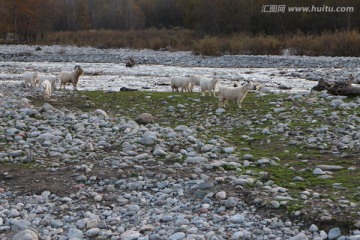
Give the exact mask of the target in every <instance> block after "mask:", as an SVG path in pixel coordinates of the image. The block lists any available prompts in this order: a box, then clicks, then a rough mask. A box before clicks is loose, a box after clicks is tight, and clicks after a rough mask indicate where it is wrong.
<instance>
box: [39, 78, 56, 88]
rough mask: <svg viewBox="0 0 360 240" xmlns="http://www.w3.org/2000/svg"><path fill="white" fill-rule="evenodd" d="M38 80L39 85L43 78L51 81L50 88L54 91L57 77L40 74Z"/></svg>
mask: <svg viewBox="0 0 360 240" xmlns="http://www.w3.org/2000/svg"><path fill="white" fill-rule="evenodd" d="M39 79H40V81H39V85H41V83H42V82H43V81H45V80H48V81H49V82H50V83H51V88H52V89H51V90H52V91H55V89H56V83H57V82H58V78H57V77H56V76H54V75H40V77H39Z"/></svg>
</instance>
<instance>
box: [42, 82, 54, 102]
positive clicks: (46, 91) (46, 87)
mask: <svg viewBox="0 0 360 240" xmlns="http://www.w3.org/2000/svg"><path fill="white" fill-rule="evenodd" d="M41 87H42V88H44V98H45V99H50V97H51V93H52V92H51V83H50V81H49V80H44V81H42V82H41Z"/></svg>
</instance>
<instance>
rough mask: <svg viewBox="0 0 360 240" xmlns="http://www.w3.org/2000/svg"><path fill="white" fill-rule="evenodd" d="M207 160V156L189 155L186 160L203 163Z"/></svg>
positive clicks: (187, 161)
mask: <svg viewBox="0 0 360 240" xmlns="http://www.w3.org/2000/svg"><path fill="white" fill-rule="evenodd" d="M206 161H207V159H206V158H205V157H187V158H186V160H185V162H186V163H203V162H206Z"/></svg>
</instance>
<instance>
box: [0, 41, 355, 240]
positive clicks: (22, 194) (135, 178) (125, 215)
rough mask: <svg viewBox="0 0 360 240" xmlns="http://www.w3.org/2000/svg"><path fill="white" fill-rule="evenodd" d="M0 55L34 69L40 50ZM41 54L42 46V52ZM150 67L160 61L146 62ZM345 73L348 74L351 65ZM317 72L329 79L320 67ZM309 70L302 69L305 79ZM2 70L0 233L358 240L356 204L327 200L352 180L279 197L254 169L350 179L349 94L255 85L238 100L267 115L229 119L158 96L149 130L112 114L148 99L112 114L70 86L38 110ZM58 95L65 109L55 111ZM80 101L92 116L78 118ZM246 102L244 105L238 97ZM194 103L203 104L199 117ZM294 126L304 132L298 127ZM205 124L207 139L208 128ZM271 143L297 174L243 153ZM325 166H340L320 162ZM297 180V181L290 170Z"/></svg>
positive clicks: (284, 191)
mask: <svg viewBox="0 0 360 240" xmlns="http://www.w3.org/2000/svg"><path fill="white" fill-rule="evenodd" d="M2 48H3V51H2V54H3V55H1V57H2V60H3V61H4V56H5V58H8V57H9V56H10V55H11V54H14V55H13V56H11V61H12V62H13V63H16V64H18V63H19V62H17V61H25V62H26V61H27V60H29V61H30V62H31V63H34V62H37V61H39V64H40V65H41V62H42V61H45V59H44V58H42V57H39V58H38V59H36V56H37V55H39V56H43V55H44V56H46V55H51V53H46V54H37V52H35V53H33V52H32V53H31V54H29V55H28V56H27V57H28V58H26V59H23V58H22V57H24V56H21V55H23V52H24V47H23V46H21V47H19V49H20V50H19V52H22V54H19V53H17V52H16V51H15V50H16V49H17V48H16V47H13V50H12V51H10V50H9V51H10V53H9V52H6V51H8V50H7V48H4V46H2ZM4 49H5V50H4ZM29 49H33V47H29ZM49 49H56V48H49ZM59 49H64V48H63V47H61V48H60V47H59ZM65 49H68V48H65ZM69 49H72V50H71V53H74V56H80V57H81V54H80V53H79V52H80V51H84V55H88V54H89V52H90V53H93V54H94V56H93V57H91V58H88V56H86V57H85V56H83V57H82V59H83V60H84V61H85V59H87V61H85V62H87V63H89V62H91V61H94V62H99V61H100V60H98V61H96V57H97V58H99V59H103V60H101V61H105V62H106V61H108V60H106V58H107V57H109V56H107V54H106V53H103V54H104V55H103V57H102V55H101V54H100V55H99V54H97V51H106V50H89V49H87V48H85V49H77V48H75V49H76V50H74V49H73V48H69ZM14 51H15V52H14ZM29 51H30V50H29ZM43 51H44V52H45V51H51V50H47V48H46V47H43ZM53 51H55V52H56V50H53ZM59 51H60V50H59ZM74 51H79V52H74ZM119 51H120V50H119ZM122 51H124V52H126V54H124V55H123V56H118V58H119V62H122V60H123V59H125V58H126V57H128V56H129V55H131V56H134V55H135V54H136V53H137V52H138V51H130V50H122ZM139 52H140V53H141V52H142V51H139ZM66 53H67V51H65V53H64V52H63V51H62V52H61V54H62V55H65V56H64V59H61V60H59V61H60V62H61V61H65V62H66V61H68V60H67V57H71V56H67V57H66V55H68V54H66ZM153 54H154V55H157V58H156V59H158V60H157V61H159V62H158V64H160V63H161V64H166V63H167V62H168V63H169V64H170V62H171V64H175V63H173V62H175V60H172V61H169V60H168V59H169V58H171V56H172V54H173V55H174V56H179V57H178V58H179V59H181V56H183V55H184V56H186V58H189V59H190V58H193V59H202V58H200V57H195V56H190V55H189V54H188V53H163V52H154V53H153V52H151V54H148V53H147V54H146V56H147V59H150V56H152V55H153ZM17 55H19V56H17ZM55 55H56V54H55ZM162 55H166V56H167V57H166V58H162V57H161V56H162ZM114 56H116V55H114ZM114 56H113V57H114ZM136 56H137V55H136ZM159 56H160V57H159ZM25 57H26V56H25ZM33 57H34V58H33ZM48 57H49V56H48ZM56 57H58V56H55V57H54V56H53V58H52V59H54V58H55V59H56ZM41 58H42V60H40V59H41ZM104 58H105V60H104ZM137 58H140V57H138V56H137ZM154 58H155V57H154ZM229 58H230V57H229ZM234 58H236V57H234ZM253 58H256V57H253ZM261 58H264V59H266V57H259V59H261ZM275 58H276V57H275ZM291 58H294V59H295V57H291ZM291 58H289V59H291ZM162 59H167V60H166V61H165V62H160V61H164V60H162ZM204 59H207V58H204ZM224 59H226V57H224ZM300 59H301V58H300ZM47 61H52V60H47ZM111 61H113V60H111ZM148 61H150V60H148ZM194 61H195V60H194ZM223 61H224V62H226V61H225V60H223ZM266 61H268V62H269V64H270V65H271V63H270V62H272V61H273V60H272V58H271V57H269V58H268V59H267V60H266ZM297 61H299V62H302V60H297ZM318 61H319V62H318ZM327 61H328V62H331V63H325V62H327ZM356 61H358V60H357V59H351V58H346V59H341V58H339V60H334V62H332V61H330V60H326V61H324V60H318V59H316V58H314V59H311V60H309V62H308V64H310V65H307V66H299V67H304V68H310V67H314V66H312V65H311V64H315V63H314V62H317V63H318V64H320V63H321V64H329V65H326V67H329V66H330V67H339V68H341V69H342V70H335V69H330V70H329V71H338V72H339V71H343V72H345V69H344V68H343V67H344V66H341V64H343V63H344V62H345V63H346V62H347V63H349V64H350V65H351V64H356ZM65 62H64V63H63V64H66V63H65ZM76 62H81V60H79V59H76ZM257 62H258V61H257ZM277 62H278V64H284V63H283V61H280V60H279V61H277ZM2 64H3V65H6V64H9V63H8V62H2ZM23 64H26V63H23ZM258 64H259V66H258V67H260V65H261V64H260V63H259V62H258ZM289 64H290V63H289ZM350 65H349V66H350ZM354 66H355V65H354ZM206 67H207V68H209V69H211V67H215V66H209V65H207V66H206ZM216 67H224V66H220V65H218V66H216ZM232 67H236V66H232ZM243 67H246V66H243ZM271 67H276V68H282V66H280V65H276V66H271ZM21 70H22V69H18V71H19V72H20V71H21ZM224 71H225V70H224ZM279 71H284V70H279ZM351 71H352V72H353V73H356V68H353V69H352V70H351ZM19 72H17V71H15V72H14V73H13V74H14V75H16V74H17V73H19ZM254 72H256V71H255V70H254ZM295 72H298V73H301V72H302V70H301V71H300V70H296V71H295ZM319 72H321V73H322V74H329V73H328V71H324V70H323V69H320V70H319ZM313 73H314V71H313V70H310V69H309V70H308V74H313ZM279 74H280V73H279ZM284 74H286V73H284ZM304 74H305V73H304ZM340 75H341V76H342V74H339V76H340ZM3 76H10V77H8V78H6V79H5V77H4V79H3V80H4V84H1V85H0V90H1V91H0V92H1V93H0V102H1V106H0V117H1V125H0V161H1V165H0V167H1V168H0V239H4V240H5V239H11V238H12V239H61V240H67V239H73V240H75V239H114V240H115V239H122V240H130V239H138V240H146V239H150V240H157V239H159V240H160V239H164V240H165V239H171V240H176V239H199V240H200V239H211V240H216V239H224V240H225V239H232V240H236V239H259V240H262V239H293V240H295V239H297V240H302V239H304V240H305V239H316V240H320V239H360V231H359V230H358V229H360V219H359V213H360V210H359V206H358V202H357V201H353V200H349V199H348V196H345V195H344V196H341V195H340V196H339V194H335V197H333V196H332V195H331V197H330V194H331V192H333V191H335V192H337V191H339V192H341V191H342V190H345V189H344V188H350V187H352V188H351V190H352V191H353V190H354V192H352V193H353V195H356V194H357V191H358V190H359V187H360V185H359V182H358V181H354V182H353V183H352V185H351V186H350V185H349V186H347V185H346V186H344V184H342V183H341V182H335V183H333V184H332V186H331V189H321V187H319V186H316V187H314V189H310V188H305V189H302V190H301V192H300V193H299V194H298V195H293V193H292V192H291V191H290V189H288V188H286V187H283V186H281V184H280V183H277V182H276V181H274V180H273V179H272V176H271V174H269V171H268V170H267V169H268V168H269V167H271V166H281V165H284V166H285V167H286V168H287V169H288V170H291V171H293V172H294V173H295V175H294V177H292V178H291V184H289V187H290V186H292V185H296V184H298V183H300V184H301V183H302V182H307V181H309V179H310V178H312V177H314V176H315V177H316V179H317V176H318V177H319V179H332V178H336V176H338V175H340V174H343V175H348V176H349V178H350V177H351V179H355V180H359V178H358V174H357V171H358V168H359V167H360V166H359V158H358V156H357V154H356V153H358V152H359V149H360V136H359V130H360V129H359V123H360V116H359V109H360V100H359V99H358V98H355V99H351V100H350V101H349V100H348V99H346V98H343V97H334V96H330V95H328V94H326V93H320V94H315V95H309V94H308V93H307V92H305V91H299V92H297V93H289V94H285V95H284V94H283V93H282V95H279V96H277V95H276V94H275V95H274V96H273V95H268V94H269V91H267V90H263V91H259V92H257V93H254V96H250V97H251V99H253V100H254V102H255V103H253V104H255V105H254V106H256V104H260V103H259V102H263V101H264V99H266V101H269V102H268V104H269V108H268V109H267V110H264V109H253V110H245V112H244V111H242V112H240V116H239V112H238V111H239V110H237V109H236V110H234V109H233V110H232V111H234V114H235V115H231V114H230V110H229V109H220V108H218V107H217V104H216V100H211V99H210V98H203V99H202V98H201V97H200V96H197V95H191V97H189V98H184V99H183V98H181V99H182V100H181V102H179V103H176V104H175V102H174V104H172V101H175V100H176V99H177V98H178V97H177V96H176V95H172V94H170V95H169V94H168V95H169V96H168V95H164V97H162V98H165V99H166V100H161V101H160V100H159V102H158V104H157V105H155V104H156V101H154V102H149V105H151V106H147V107H148V108H146V110H149V109H151V108H153V106H157V109H158V110H159V111H160V113H161V114H163V116H161V115H160V113H157V114H158V115H155V120H153V122H152V121H151V120H152V119H150V122H151V123H148V124H139V121H135V117H134V118H129V117H127V115H126V113H127V112H130V113H131V112H134V107H136V106H138V105H141V103H144V105H147V104H146V103H147V102H146V101H150V100H151V99H155V96H154V95H151V94H149V95H147V94H145V95H140V96H139V97H138V98H140V100H134V102H133V104H134V106H131V105H130V104H127V106H125V107H124V106H122V105H121V103H119V106H116V104H114V105H112V104H113V103H110V104H111V105H110V106H114V107H115V109H114V108H111V109H110V108H109V105H107V104H103V105H101V106H98V105H96V104H97V103H96V101H94V100H91V99H90V96H87V95H86V94H84V95H83V93H82V92H81V91H80V92H79V93H78V94H73V93H72V92H71V91H68V92H60V91H56V92H55V93H54V95H53V96H52V99H51V100H50V101H48V102H46V101H44V100H42V98H41V97H40V96H41V94H40V93H39V92H37V91H36V90H30V89H27V90H25V89H22V88H21V87H20V84H19V83H18V82H17V81H16V80H14V79H11V73H9V72H6V74H4V75H3ZM276 76H277V75H276ZM316 76H320V75H316ZM326 76H327V75H326ZM85 84H86V81H85ZM85 84H84V85H85ZM139 86H140V85H139ZM269 88H271V86H269ZM109 94H111V93H109ZM194 94H196V93H194ZM279 94H280V93H279ZM165 96H166V97H165ZM270 97H271V99H272V100H270ZM122 98H123V97H122ZM26 99H31V100H32V101H31V102H29V101H27V100H26ZM71 99H73V100H74V101H72V102H70V103H68V102H67V101H68V100H71ZM89 99H90V100H89ZM114 99H115V97H114ZM82 100H83V102H82ZM116 100H117V99H116ZM119 100H120V101H121V96H120V98H119ZM255 100H256V101H255ZM123 101H124V100H123ZM257 101H258V102H257ZM113 102H114V101H113ZM115 102H116V101H115ZM76 103H79V104H78V105H77V104H76ZM91 106H96V107H99V108H97V109H95V110H92V108H90V107H91ZM196 106H199V107H198V108H197V107H196ZM246 106H247V107H249V106H252V105H249V104H247V103H244V108H245V107H246ZM116 107H118V108H116ZM258 107H259V106H258ZM140 108H141V109H144V108H143V107H142V106H140ZM200 108H205V109H206V111H205V113H202V112H200ZM154 111H155V110H154ZM121 112H123V113H124V114H119V113H121ZM115 113H118V114H115ZM227 114H230V115H227ZM243 115H244V116H243ZM168 116H172V117H173V118H175V119H182V118H183V119H193V118H194V121H190V120H187V121H184V124H176V125H175V126H169V124H166V123H165V122H166V121H170V120H171V119H170V118H169V117H168ZM247 116H248V117H247ZM203 117H204V119H203ZM150 118H151V117H150ZM147 120H149V119H148V118H147V117H145V119H144V121H145V122H146V121H147ZM322 120H323V122H322ZM195 122H196V123H195ZM305 123H307V124H309V126H306V127H305V128H302V126H303V125H304V124H305ZM318 123H321V124H320V125H319V124H318ZM233 128H241V130H242V132H241V133H240V135H239V136H237V137H239V138H240V139H242V140H241V143H242V142H244V143H243V144H246V146H252V147H242V148H241V149H240V150H239V148H238V147H237V146H234V145H232V144H231V143H230V141H228V140H227V139H226V136H222V135H221V133H222V132H223V131H225V130H226V129H227V130H231V129H233ZM213 130H216V131H218V133H219V134H213V133H214V132H212V131H213ZM259 136H261V138H259ZM278 138H279V139H278ZM276 141H279V142H281V143H282V144H283V145H282V146H283V147H284V148H286V147H287V146H288V147H289V149H290V147H291V146H301V148H300V147H299V149H303V152H296V153H294V155H293V157H294V158H295V162H299V163H298V164H299V165H300V166H301V168H300V169H299V168H298V165H292V163H291V161H289V162H284V161H283V159H280V158H279V156H278V155H276V154H275V153H274V154H275V155H272V156H268V157H258V156H256V155H255V154H256V152H258V151H260V150H258V149H260V148H261V146H267V144H269V145H271V144H275V143H276ZM258 144H259V145H258ZM251 148H253V149H251ZM254 148H255V149H254ZM314 149H315V150H314ZM310 150H311V151H314V152H313V153H320V154H319V156H321V155H322V156H324V157H325V158H326V159H321V161H322V162H321V164H313V165H312V163H311V161H312V159H305V158H304V157H303V156H304V155H307V154H308V153H307V152H308V151H310ZM285 151H286V149H285ZM333 159H336V160H339V159H340V160H339V161H336V163H334V164H331V163H333V162H335V161H333ZM289 160H290V159H289ZM291 160H292V159H291ZM315 160H316V158H315V157H314V161H315ZM303 172H305V173H310V175H306V174H305V175H302V173H303ZM284 177H285V176H284ZM307 177H308V178H309V179H307ZM329 181H330V180H329ZM300 189H301V188H300ZM323 190H325V191H323ZM355 199H356V198H355ZM357 199H358V198H357ZM293 202H296V203H300V205H303V206H305V205H306V206H312V208H310V207H309V208H305V207H304V208H301V207H300V208H297V209H295V208H294V209H292V210H291V209H289V208H288V207H290V206H294V207H296V206H297V205H296V204H293ZM287 209H288V210H287ZM316 215H318V216H316ZM337 215H338V216H339V218H340V217H341V218H346V217H347V216H351V218H349V219H348V224H347V225H346V226H344V225H343V222H342V223H341V224H340V225H337V224H338V223H340V222H341V221H339V222H337V221H336V216H337ZM310 216H311V217H310ZM332 220H334V221H333V223H332V224H331V221H332ZM324 223H325V225H324Z"/></svg>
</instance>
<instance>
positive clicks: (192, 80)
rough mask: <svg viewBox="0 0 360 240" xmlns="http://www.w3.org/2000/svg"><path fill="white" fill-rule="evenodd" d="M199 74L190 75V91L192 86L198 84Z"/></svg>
mask: <svg viewBox="0 0 360 240" xmlns="http://www.w3.org/2000/svg"><path fill="white" fill-rule="evenodd" d="M200 79H201V76H199V75H191V76H190V91H191V92H192V90H193V88H194V86H200Z"/></svg>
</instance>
